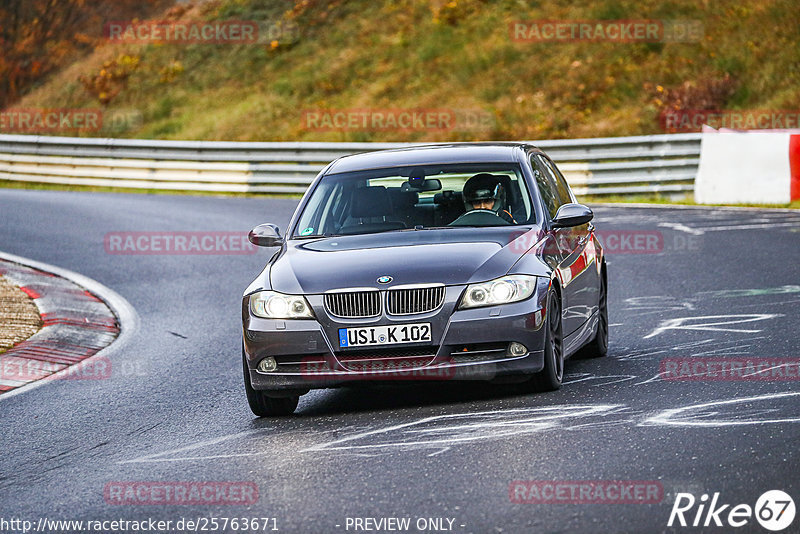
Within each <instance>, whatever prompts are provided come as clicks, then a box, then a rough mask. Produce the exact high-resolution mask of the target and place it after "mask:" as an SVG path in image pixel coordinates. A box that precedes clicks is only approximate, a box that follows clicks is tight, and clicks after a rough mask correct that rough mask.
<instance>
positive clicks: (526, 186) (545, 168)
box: [242, 143, 608, 416]
mask: <svg viewBox="0 0 800 534" xmlns="http://www.w3.org/2000/svg"><path fill="white" fill-rule="evenodd" d="M592 216H593V214H592V211H591V210H590V209H589V208H587V207H586V206H583V205H581V204H578V203H577V202H576V200H575V196H574V195H573V193H572V191H571V190H570V188H569V185H568V184H567V182H566V180H565V179H564V177H563V175H562V174H561V172H560V171H559V170H558V168H557V167H556V166H555V164H554V163H553V162H552V160H551V159H550V158H549V157H548V156H547V155H546V154H544V152H542V151H541V150H539V149H537V148H536V147H534V146H531V145H527V144H522V143H462V144H449V145H430V146H417V147H411V148H406V149H399V150H385V151H378V152H369V153H365V154H356V155H352V156H346V157H342V158H339V159H337V160H335V161H333V162H332V163H330V164H329V165H328V166H327V167H326V168H325V169H324V170H323V171H322V172H321V173H320V174H319V176H317V178H316V179H315V181H314V183H313V184H311V186H310V187H309V189H308V191H307V192H306V194H305V196H304V197H303V199H302V200H301V201H300V204H299V205H298V207H297V210H296V212H295V214H294V216H293V217H292V220H291V222H290V223H289V228H288V229H287V231H286V234H285V236H281V234H280V232H279V230H278V228H277V227H276V226H275V225H273V224H268V223H267V224H262V225H259V226H257V227H256V228H254V229H253V230H252V231H251V232H250V235H249V238H250V241H251V242H252V243H254V244H256V245H259V246H264V247H276V249H277V250H276V252H275V254H274V255H273V256H272V257H271V259H270V260H269V262H268V263H267V266H266V268H265V269H264V270H263V271H262V272H261V274H259V275H258V277H257V278H256V279H255V280H254V281H253V282H252V283H251V284H250V286H249V287H248V288H247V289H246V290H245V292H244V296H243V299H242V323H243V344H242V363H243V366H244V382H245V389H246V393H247V399H248V402H249V404H250V408H251V409H252V411H253V413H255V414H256V415H258V416H269V415H285V414H289V413H292V412H293V411H294V410H295V408H296V407H297V403H298V399H299V397H300V395H303V394H304V393H307V392H308V391H309V390H310V389H312V388H327V387H337V386H341V385H346V384H349V383H354V382H357V381H365V380H367V381H408V382H409V384H410V385H411V384H413V383H414V381H417V380H492V379H495V378H498V377H503V376H509V375H516V376H518V377H520V379H522V380H525V379H527V380H530V381H531V383H532V385H533V386H535V388H536V389H537V390H540V391H548V390H555V389H558V388H559V387H560V386H561V382H562V379H563V376H564V360H565V359H566V358H568V357H570V356H572V355H573V354H575V353H576V352H578V351H581V352H582V353H584V354H585V355H587V356H603V355H605V354H606V351H607V347H608V313H607V307H606V292H607V288H606V280H607V276H606V262H605V258H604V256H603V249H602V246H601V244H600V243H599V241H598V240H597V238H596V235H595V231H594V226H593V225H592V224H591V220H592Z"/></svg>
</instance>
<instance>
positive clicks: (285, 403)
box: [242, 354, 300, 417]
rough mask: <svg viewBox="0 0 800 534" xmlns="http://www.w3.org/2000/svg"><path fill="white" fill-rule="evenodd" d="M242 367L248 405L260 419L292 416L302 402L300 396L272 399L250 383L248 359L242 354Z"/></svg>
mask: <svg viewBox="0 0 800 534" xmlns="http://www.w3.org/2000/svg"><path fill="white" fill-rule="evenodd" d="M242 366H243V368H244V390H245V393H247V403H248V404H249V405H250V410H252V412H253V413H254V414H256V415H257V416H259V417H270V416H278V415H291V414H292V413H293V412H294V410H295V408H297V403H298V402H300V396H299V395H291V396H288V397H270V396H268V395H267V394H266V393H265V392H263V391H258V390H256V389H253V385H252V384H251V383H250V370H249V369H248V367H247V359H246V358H245V357H244V354H242Z"/></svg>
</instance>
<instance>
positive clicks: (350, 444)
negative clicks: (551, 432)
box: [301, 404, 624, 452]
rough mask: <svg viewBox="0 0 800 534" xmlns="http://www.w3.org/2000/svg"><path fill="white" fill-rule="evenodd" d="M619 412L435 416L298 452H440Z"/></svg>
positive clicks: (554, 409) (547, 409) (571, 408)
mask: <svg viewBox="0 0 800 534" xmlns="http://www.w3.org/2000/svg"><path fill="white" fill-rule="evenodd" d="M622 409H624V406H622V405H618V404H598V405H561V406H542V407H538V408H518V409H512V410H495V411H488V412H477V413H460V414H447V415H437V416H433V417H424V418H422V419H418V420H416V421H412V422H410V423H402V424H399V425H392V426H388V427H384V428H379V429H376V430H370V431H368V432H361V433H358V434H354V435H352V436H348V437H345V438H341V439H337V440H334V441H330V442H327V443H322V444H320V445H314V446H313V447H309V448H307V449H304V450H303V451H301V452H320V451H340V450H365V449H372V450H381V449H383V450H385V449H389V448H420V447H434V448H443V447H450V446H452V445H454V444H459V443H467V442H474V441H480V440H490V439H498V438H508V437H513V436H516V435H520V434H525V433H531V432H539V431H542V430H546V429H551V428H554V427H558V426H559V425H560V424H561V423H563V422H564V421H565V420H572V419H580V418H586V417H593V416H607V415H611V414H613V413H616V412H619V411H621V410H622ZM566 426H569V425H566Z"/></svg>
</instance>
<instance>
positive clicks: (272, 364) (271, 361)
mask: <svg viewBox="0 0 800 534" xmlns="http://www.w3.org/2000/svg"><path fill="white" fill-rule="evenodd" d="M277 368H278V362H276V361H275V358H273V357H272V356H270V357H269V358H264V359H263V360H261V361H260V362H258V370H259V371H261V372H262V373H271V372H272V371H274V370H276V369H277Z"/></svg>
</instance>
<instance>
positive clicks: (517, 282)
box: [458, 274, 536, 309]
mask: <svg viewBox="0 0 800 534" xmlns="http://www.w3.org/2000/svg"><path fill="white" fill-rule="evenodd" d="M534 291H536V277H535V276H528V275H524V274H510V275H508V276H503V277H500V278H496V279H494V280H489V281H488V282H483V283H480V284H470V285H468V286H467V290H466V291H465V292H464V296H463V297H461V302H460V303H459V305H458V307H459V308H461V309H464V308H480V307H482V306H494V305H496V304H508V303H509V302H518V301H520V300H525V299H526V298H528V297H530V296H531V295H533V293H534Z"/></svg>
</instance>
